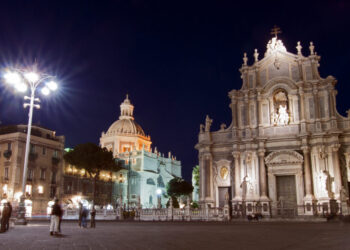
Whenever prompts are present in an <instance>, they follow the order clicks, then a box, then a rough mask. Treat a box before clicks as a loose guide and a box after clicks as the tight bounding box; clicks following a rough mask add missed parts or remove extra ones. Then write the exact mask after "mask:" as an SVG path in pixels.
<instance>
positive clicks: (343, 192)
mask: <svg viewBox="0 0 350 250" xmlns="http://www.w3.org/2000/svg"><path fill="white" fill-rule="evenodd" d="M348 199H349V196H348V193H347V192H346V189H345V187H344V186H341V189H340V201H347V200H348Z"/></svg>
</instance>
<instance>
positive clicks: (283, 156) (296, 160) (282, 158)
mask: <svg viewBox="0 0 350 250" xmlns="http://www.w3.org/2000/svg"><path fill="white" fill-rule="evenodd" d="M303 161H304V158H303V156H302V155H301V154H299V153H298V152H296V151H290V150H281V151H274V152H272V153H270V154H269V155H268V156H266V157H265V162H266V164H267V165H287V164H302V163H303Z"/></svg>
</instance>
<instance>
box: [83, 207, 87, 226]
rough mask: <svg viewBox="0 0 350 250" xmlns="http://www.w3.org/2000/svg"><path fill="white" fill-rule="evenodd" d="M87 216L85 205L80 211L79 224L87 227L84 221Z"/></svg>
mask: <svg viewBox="0 0 350 250" xmlns="http://www.w3.org/2000/svg"><path fill="white" fill-rule="evenodd" d="M87 216H88V211H87V209H86V208H85V207H83V208H82V211H81V225H82V227H83V228H86V227H87V221H86V219H87Z"/></svg>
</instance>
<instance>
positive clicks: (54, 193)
mask: <svg viewBox="0 0 350 250" xmlns="http://www.w3.org/2000/svg"><path fill="white" fill-rule="evenodd" d="M55 195H56V187H51V188H50V198H54V197H55Z"/></svg>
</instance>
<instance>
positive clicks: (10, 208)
mask: <svg viewBox="0 0 350 250" xmlns="http://www.w3.org/2000/svg"><path fill="white" fill-rule="evenodd" d="M7 206H8V214H7V217H6V228H5V230H6V231H7V230H9V229H10V218H11V215H12V205H11V203H10V202H9V201H8V202H7Z"/></svg>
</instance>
